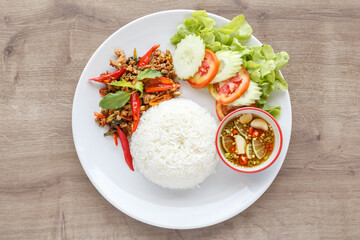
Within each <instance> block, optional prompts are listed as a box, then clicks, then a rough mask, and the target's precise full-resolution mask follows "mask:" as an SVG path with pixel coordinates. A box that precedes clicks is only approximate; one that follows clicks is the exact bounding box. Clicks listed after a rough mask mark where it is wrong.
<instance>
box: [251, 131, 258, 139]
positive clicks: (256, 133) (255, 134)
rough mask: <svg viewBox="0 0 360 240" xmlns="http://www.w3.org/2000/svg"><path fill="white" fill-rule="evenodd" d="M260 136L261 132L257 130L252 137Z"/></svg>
mask: <svg viewBox="0 0 360 240" xmlns="http://www.w3.org/2000/svg"><path fill="white" fill-rule="evenodd" d="M259 136H260V133H259V131H258V130H255V131H254V132H253V133H252V134H251V137H252V138H257V137H259Z"/></svg>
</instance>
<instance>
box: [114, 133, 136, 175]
mask: <svg viewBox="0 0 360 240" xmlns="http://www.w3.org/2000/svg"><path fill="white" fill-rule="evenodd" d="M116 129H117V131H118V135H119V138H120V143H121V147H122V149H123V152H124V158H125V162H126V163H127V165H128V166H129V168H130V169H131V171H134V166H133V159H132V156H131V153H130V147H129V141H128V139H127V137H126V135H125V133H124V132H123V131H121V129H120V128H119V126H116Z"/></svg>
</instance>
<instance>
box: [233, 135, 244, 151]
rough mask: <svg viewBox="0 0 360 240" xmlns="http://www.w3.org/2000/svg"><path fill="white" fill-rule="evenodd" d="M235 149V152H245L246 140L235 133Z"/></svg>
mask: <svg viewBox="0 0 360 240" xmlns="http://www.w3.org/2000/svg"><path fill="white" fill-rule="evenodd" d="M235 143H236V151H237V154H245V146H246V141H245V139H244V138H243V137H242V136H240V135H235Z"/></svg>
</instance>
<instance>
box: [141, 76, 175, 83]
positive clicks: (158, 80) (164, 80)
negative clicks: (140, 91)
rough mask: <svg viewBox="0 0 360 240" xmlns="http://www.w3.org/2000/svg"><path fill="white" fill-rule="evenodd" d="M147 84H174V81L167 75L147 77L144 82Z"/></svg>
mask: <svg viewBox="0 0 360 240" xmlns="http://www.w3.org/2000/svg"><path fill="white" fill-rule="evenodd" d="M144 84H145V85H157V84H174V81H173V80H172V79H170V78H166V77H156V78H149V79H146V81H145V82H144Z"/></svg>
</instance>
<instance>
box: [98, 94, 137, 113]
mask: <svg viewBox="0 0 360 240" xmlns="http://www.w3.org/2000/svg"><path fill="white" fill-rule="evenodd" d="M130 96H131V93H128V92H124V91H117V92H116V93H108V94H107V95H106V96H105V97H103V99H101V101H100V103H99V106H100V107H101V108H103V109H118V108H121V107H123V106H124V105H125V104H126V103H127V102H128V101H129V100H130Z"/></svg>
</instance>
